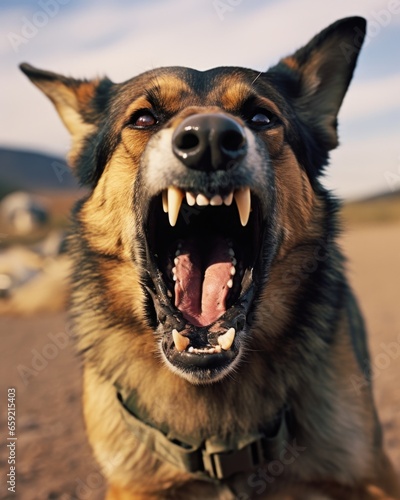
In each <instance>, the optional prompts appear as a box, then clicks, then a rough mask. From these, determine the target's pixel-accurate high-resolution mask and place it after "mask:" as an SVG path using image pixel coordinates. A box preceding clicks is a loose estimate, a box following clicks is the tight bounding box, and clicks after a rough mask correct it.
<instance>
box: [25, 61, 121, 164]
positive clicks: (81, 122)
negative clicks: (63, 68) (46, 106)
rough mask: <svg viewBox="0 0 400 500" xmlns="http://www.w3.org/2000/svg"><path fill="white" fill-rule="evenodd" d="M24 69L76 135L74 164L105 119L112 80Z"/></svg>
mask: <svg viewBox="0 0 400 500" xmlns="http://www.w3.org/2000/svg"><path fill="white" fill-rule="evenodd" d="M20 69H21V71H22V72H23V73H24V74H25V75H26V76H27V77H28V78H29V79H30V80H31V81H32V82H33V83H34V84H35V85H36V86H37V87H38V88H39V89H40V90H41V91H42V92H43V93H44V94H45V95H46V96H47V97H48V98H49V99H50V100H51V101H52V103H53V104H54V106H55V108H56V109H57V111H58V114H59V115H60V117H61V119H62V121H63V122H64V124H65V126H66V127H67V129H68V131H69V132H70V134H71V136H72V148H71V151H70V154H69V160H70V163H72V166H73V164H74V159H75V157H76V156H77V154H78V153H79V151H80V149H81V145H82V144H83V142H84V140H85V139H87V138H88V137H89V136H90V135H91V134H93V133H95V132H96V130H97V128H98V124H99V122H100V120H101V110H102V109H101V108H104V106H105V104H106V102H107V94H108V93H109V88H110V86H112V85H113V84H112V82H111V81H110V80H108V79H107V78H104V79H96V80H90V81H89V80H76V79H73V78H68V77H65V76H63V75H58V74H57V73H52V72H50V71H44V70H41V69H37V68H34V67H33V66H31V65H30V64H26V63H23V64H21V65H20Z"/></svg>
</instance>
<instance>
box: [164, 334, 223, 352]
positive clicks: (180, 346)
mask: <svg viewBox="0 0 400 500" xmlns="http://www.w3.org/2000/svg"><path fill="white" fill-rule="evenodd" d="M225 335H226V334H225ZM172 338H173V339H174V344H175V347H176V350H177V351H179V352H182V351H184V350H185V349H186V347H187V346H188V345H189V343H190V340H189V339H188V338H187V337H184V336H183V335H181V334H180V333H179V332H178V330H176V329H175V328H174V329H173V330H172Z"/></svg>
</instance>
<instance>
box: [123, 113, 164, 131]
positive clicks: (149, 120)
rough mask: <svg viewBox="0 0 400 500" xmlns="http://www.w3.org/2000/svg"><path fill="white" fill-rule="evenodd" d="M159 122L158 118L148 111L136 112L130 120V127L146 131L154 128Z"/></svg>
mask: <svg viewBox="0 0 400 500" xmlns="http://www.w3.org/2000/svg"><path fill="white" fill-rule="evenodd" d="M157 122H158V120H157V118H156V117H155V116H154V115H153V113H152V112H151V111H149V110H148V109H141V110H139V111H136V113H134V114H133V115H132V117H131V119H130V120H129V125H130V126H132V127H134V128H139V129H144V128H149V127H153V126H154V125H156V124H157Z"/></svg>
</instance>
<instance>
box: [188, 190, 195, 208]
mask: <svg viewBox="0 0 400 500" xmlns="http://www.w3.org/2000/svg"><path fill="white" fill-rule="evenodd" d="M186 201H187V204H188V205H189V206H190V207H193V205H194V204H195V203H196V196H195V195H194V194H193V193H189V192H187V193H186Z"/></svg>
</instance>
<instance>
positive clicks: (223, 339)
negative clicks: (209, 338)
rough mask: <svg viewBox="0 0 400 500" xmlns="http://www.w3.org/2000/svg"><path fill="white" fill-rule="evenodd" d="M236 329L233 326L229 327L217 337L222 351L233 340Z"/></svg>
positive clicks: (229, 345)
mask: <svg viewBox="0 0 400 500" xmlns="http://www.w3.org/2000/svg"><path fill="white" fill-rule="evenodd" d="M235 335H236V330H235V329H234V328H229V330H228V331H227V332H226V333H224V334H223V335H220V336H219V337H218V344H219V345H220V346H221V347H222V349H223V350H224V351H227V350H228V349H229V348H230V347H231V345H232V344H233V341H234V340H235Z"/></svg>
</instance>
